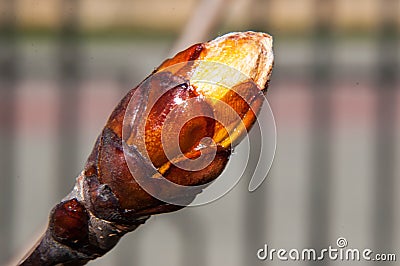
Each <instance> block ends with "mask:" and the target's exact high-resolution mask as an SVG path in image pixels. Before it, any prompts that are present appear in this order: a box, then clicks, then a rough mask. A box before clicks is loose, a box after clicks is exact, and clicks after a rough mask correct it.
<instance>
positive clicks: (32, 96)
mask: <svg viewBox="0 0 400 266" xmlns="http://www.w3.org/2000/svg"><path fill="white" fill-rule="evenodd" d="M95 2H96V3H95ZM97 2H98V1H76V0H73V1H56V3H57V5H55V4H54V3H52V4H49V5H50V7H49V6H46V5H45V4H43V3H39V2H38V1H6V0H2V2H1V5H0V8H1V24H0V217H1V218H0V219H1V220H0V236H1V237H0V264H1V263H5V262H6V261H8V260H9V259H10V258H11V257H12V255H13V254H15V253H16V252H17V251H18V250H19V249H21V248H22V247H23V246H25V245H28V244H30V243H31V241H32V238H33V236H34V234H35V232H36V231H37V230H38V229H39V228H40V227H41V226H43V225H44V224H45V223H46V221H47V215H48V212H49V210H50V209H51V207H52V206H53V205H54V204H55V203H56V202H58V201H59V200H60V199H61V198H62V197H63V196H64V195H66V194H67V193H68V192H69V191H70V189H71V187H72V186H73V183H74V177H75V176H77V174H78V173H79V172H80V170H81V168H82V166H83V163H84V161H85V160H86V156H87V155H88V154H89V152H90V150H91V147H92V145H93V144H94V141H95V139H96V136H97V134H99V133H100V130H101V128H102V126H103V124H104V123H105V121H106V119H107V116H108V115H109V114H110V113H111V111H112V109H113V107H114V106H115V105H116V104H117V102H118V101H119V99H120V98H121V97H122V96H123V95H124V94H125V93H126V92H127V91H128V90H129V89H130V88H131V87H132V86H134V85H135V84H137V83H138V82H139V81H141V80H142V79H143V78H144V77H145V76H146V75H147V74H148V73H150V72H151V71H152V69H153V68H154V67H155V66H157V65H158V64H159V63H160V62H161V61H162V60H163V59H164V58H165V57H166V56H167V54H168V52H169V51H168V49H169V48H170V47H172V45H173V40H174V39H175V38H176V35H177V32H179V31H180V30H182V29H183V27H184V26H183V25H184V24H185V22H186V21H187V20H188V19H190V17H191V14H192V13H194V12H195V11H196V9H195V7H196V4H198V3H197V2H196V1H185V4H181V1H155V0H152V1H132V3H128V2H130V1H113V2H112V3H110V4H109V5H110V6H108V7H107V4H105V3H103V2H101V3H97ZM156 2H157V3H158V5H157V3H156ZM161 2H162V3H161ZM203 2H206V1H203ZM294 2H296V1H255V0H253V1H239V0H235V1H233V0H232V1H226V8H223V9H221V11H220V13H221V17H220V18H219V20H218V21H217V22H216V23H217V24H215V25H214V28H211V29H210V32H209V35H208V36H205V37H206V38H213V37H215V36H216V35H218V34H219V33H223V32H225V31H234V30H245V29H253V30H260V31H266V32H270V33H271V34H272V35H273V36H274V40H275V56H276V60H275V69H274V72H273V79H272V82H271V86H270V92H269V95H268V99H269V102H270V104H271V107H272V110H273V111H274V114H275V118H276V123H277V131H278V144H277V145H278V147H277V153H276V157H275V161H274V164H273V167H272V170H271V172H270V174H269V176H268V179H267V180H266V182H265V183H264V184H263V185H262V186H261V187H260V188H259V189H258V190H257V191H256V192H254V193H248V192H247V190H246V188H247V184H248V181H249V179H247V180H242V182H241V183H240V184H239V185H238V186H237V187H236V188H235V189H234V190H233V191H231V192H230V193H229V194H228V195H227V196H225V197H223V198H222V199H220V200H218V201H217V202H214V203H212V204H209V205H207V206H202V207H199V208H190V209H185V210H182V211H180V212H178V213H173V214H168V215H162V216H158V217H153V218H152V219H151V220H150V221H149V222H148V223H147V224H146V225H144V226H141V227H140V228H139V229H138V230H137V231H135V232H134V233H132V234H131V235H130V236H128V237H126V238H124V239H123V240H122V241H121V242H122V243H120V244H119V245H118V247H117V248H116V249H115V250H113V251H112V252H111V253H110V254H108V255H106V256H105V257H104V258H102V259H99V260H97V261H95V262H93V263H92V264H93V265H141V266H143V265H182V266H183V265H202V266H203V265H263V264H266V262H262V261H259V260H257V258H256V251H257V249H258V248H261V247H262V246H263V245H264V243H268V244H269V245H271V246H272V247H276V248H279V247H282V248H288V249H290V248H306V247H313V248H316V249H318V248H324V247H326V246H328V245H334V243H335V241H336V239H337V238H338V237H346V239H347V240H348V241H349V244H350V245H351V246H352V247H358V248H371V249H374V250H376V251H380V252H389V253H397V256H398V259H400V258H399V256H400V250H399V247H400V230H399V229H398V228H397V226H396V225H398V224H399V222H400V212H399V208H398V205H399V202H400V196H399V195H400V193H399V192H400V191H399V188H400V181H399V178H398V177H399V176H400V167H399V164H398V162H399V156H400V138H399V132H400V131H399V130H400V108H399V106H400V81H399V73H400V66H399V63H400V43H399V36H400V29H399V28H400V27H399V25H400V19H399V18H400V1H394V0H385V1H372V0H368V1H344V0H343V1H342V0H340V1H339V0H338V1H322V0H315V1H311V0H309V1H305V0H302V1H298V2H299V3H297V2H296V3H294ZM154 3H155V4H156V5H155V6H151V4H154ZM128 7H130V8H132V9H134V10H130V9H129V8H128ZM35 8H36V9H35ZM96 8H97V9H96ZM152 8H155V11H154V12H153V13H151V11H149V10H151V9H152ZM30 10H33V11H32V13H30ZM35 10H39V11H35ZM96 10H97V11H96ZM130 12H132V13H130ZM110 13H111V14H112V15H110ZM141 13H145V14H148V16H154V17H150V18H148V19H147V21H148V24H146V15H143V14H142V15H140V16H139V15H137V16H135V14H141ZM33 14H36V15H33ZM38 14H40V15H38ZM107 14H108V16H107ZM132 14H133V15H132ZM151 14H153V15H151ZM157 14H164V15H163V16H161V15H157ZM165 14H169V15H170V16H169V17H168V18H165V17H164V16H166V15H165ZM130 16H133V17H132V20H129V18H130ZM160 16H161V19H160ZM156 17H157V18H158V19H159V20H157V22H154V19H153V18H156ZM102 18H104V19H102ZM205 19H206V18H205ZM164 20H166V21H165V22H164ZM96 21H98V22H97V23H96ZM110 21H111V22H110ZM113 21H116V22H115V24H112V22H113ZM130 21H132V22H130ZM100 22H102V23H100ZM99 23H100V25H99ZM107 23H109V24H107ZM130 23H132V24H130ZM30 25H31V26H32V27H37V28H39V29H41V30H43V29H44V31H45V32H46V31H47V30H48V32H49V33H48V34H47V35H46V34H43V33H40V32H39V33H32V32H34V31H32V32H31V31H30ZM130 27H132V28H134V29H135V30H133V31H132V32H130V31H129V30H128V31H127V32H126V33H124V34H125V35H118V34H117V35H115V34H114V32H113V31H114V28H115V31H116V32H119V31H118V30H119V29H121V28H122V29H124V30H126V29H129V28H130ZM135 27H136V28H135ZM102 29H106V30H105V33H103V34H102V33H99V32H101V30H102ZM138 29H139V30H138ZM140 29H142V30H140ZM143 29H146V31H149V32H147V33H145V34H144V33H143V31H144V30H143ZM151 30H154V32H152V31H151ZM162 31H165V32H162ZM121 36H122V37H121ZM158 36H161V37H158ZM199 41H201V40H199ZM255 141H256V140H255ZM234 156H241V155H240V154H234ZM236 171H238V169H235V166H234V165H228V169H227V170H226V173H225V174H228V175H229V174H234V173H235V172H236ZM396 176H397V178H396ZM244 179H246V178H244ZM318 263H319V264H322V265H336V264H340V262H339V261H338V262H332V261H330V262H329V261H323V262H318ZM309 264H312V263H308V262H304V263H303V264H302V263H300V262H295V263H290V262H279V261H273V262H270V263H268V265H309ZM356 264H357V263H352V265H356ZM359 265H364V262H359ZM385 265H390V263H387V264H385ZM391 265H395V263H392V264H391Z"/></svg>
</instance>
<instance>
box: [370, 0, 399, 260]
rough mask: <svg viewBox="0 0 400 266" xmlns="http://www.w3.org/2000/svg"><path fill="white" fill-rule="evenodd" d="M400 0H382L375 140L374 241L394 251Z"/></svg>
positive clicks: (377, 248)
mask: <svg viewBox="0 0 400 266" xmlns="http://www.w3.org/2000/svg"><path fill="white" fill-rule="evenodd" d="M398 10H399V2H398V1H396V0H385V1H381V2H380V8H379V11H380V13H379V21H380V27H379V28H378V34H377V44H378V58H377V69H376V73H377V76H376V98H377V115H376V119H377V120H376V124H375V128H376V133H375V134H376V142H375V145H376V146H375V156H376V157H375V158H376V159H375V162H376V165H375V170H376V172H375V186H374V195H371V196H372V197H374V206H373V208H374V212H373V213H374V218H373V219H374V229H373V236H374V244H375V250H376V251H380V252H393V251H394V250H395V247H394V246H393V244H394V234H393V232H394V229H395V225H394V209H395V208H398V206H397V205H396V203H395V193H396V191H395V179H396V174H395V172H394V171H395V164H396V163H398V160H396V158H395V145H394V143H395V140H396V138H397V137H398V136H396V127H395V121H396V104H397V103H396V87H397V81H398V77H397V76H398V74H399V72H400V69H399V62H398V58H397V57H396V54H397V52H398V49H399V48H398V47H399V43H398V36H399V31H398V27H397V21H396V20H397V18H398V15H399V14H398Z"/></svg>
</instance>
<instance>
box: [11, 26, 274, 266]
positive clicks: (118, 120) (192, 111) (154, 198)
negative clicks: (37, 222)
mask: <svg viewBox="0 0 400 266" xmlns="http://www.w3.org/2000/svg"><path fill="white" fill-rule="evenodd" d="M200 60H201V61H200ZM200 62H202V63H203V62H209V63H210V66H214V68H213V69H214V70H213V71H211V72H212V75H211V76H212V77H215V76H219V77H220V78H219V81H221V80H220V79H224V78H227V79H228V80H229V82H232V80H231V79H230V78H229V75H227V73H226V71H227V70H226V68H224V67H222V68H221V66H228V67H230V68H229V69H232V68H235V69H236V71H238V72H239V73H241V74H243V75H244V76H246V77H248V79H246V80H237V81H235V82H236V83H235V84H232V85H233V89H232V90H229V89H226V87H224V86H216V87H213V88H212V89H210V88H209V87H207V84H205V83H196V78H194V77H193V75H194V73H196V74H197V75H200V76H202V77H205V76H207V74H210V71H209V70H208V68H204V67H202V66H201V64H200ZM197 63H199V64H197ZM213 64H214V65H213ZM272 64H273V55H272V39H271V37H270V36H269V35H267V34H264V33H255V32H244V33H234V34H227V35H225V36H223V37H220V38H217V39H215V40H213V41H210V42H207V43H200V44H196V45H193V46H191V47H190V48H188V49H187V50H185V51H183V52H181V53H178V54H177V55H176V56H175V57H174V58H172V59H168V60H166V61H165V62H164V63H162V64H161V65H160V66H159V67H158V68H157V69H156V70H155V71H154V72H153V74H152V75H150V76H149V77H148V78H147V79H145V80H144V81H143V82H142V83H141V84H139V86H138V87H136V88H134V89H132V90H131V91H129V92H128V94H127V95H126V96H125V97H124V98H123V99H122V100H121V102H120V103H119V104H118V106H117V107H116V108H115V109H114V111H113V113H112V114H111V116H110V118H109V120H108V122H107V124H106V125H105V127H104V129H103V131H102V132H101V134H100V136H99V137H98V139H97V141H96V143H95V146H94V148H93V151H92V153H91V155H90V156H89V158H88V160H87V163H86V165H85V168H84V170H83V171H82V173H81V174H80V175H79V176H78V177H77V179H76V183H75V187H74V188H73V190H72V192H71V193H70V194H69V195H68V196H67V197H65V198H64V199H63V201H62V202H61V203H59V204H57V205H56V206H55V207H54V208H53V210H52V211H51V212H50V217H49V224H48V227H47V229H46V232H45V233H44V235H43V236H42V238H41V240H40V241H39V243H38V245H37V246H35V247H34V248H33V249H32V250H31V252H30V253H29V254H28V255H27V256H26V257H25V258H24V259H22V260H21V262H20V263H19V264H18V265H21V266H22V265H24V266H28V265H45V266H46V265H57V264H61V265H84V264H86V263H87V262H88V261H89V260H93V259H95V258H97V257H100V256H103V255H104V254H105V253H107V252H108V251H109V250H111V249H112V248H113V247H114V246H115V245H116V244H117V242H118V241H119V239H120V238H121V237H122V236H123V235H125V234H126V233H128V232H131V231H133V230H135V229H136V228H137V227H138V226H139V225H141V224H143V223H144V222H145V221H146V220H147V219H148V218H149V217H150V216H151V215H155V214H159V213H166V212H171V211H176V210H179V209H181V208H183V207H184V206H187V205H188V204H189V203H190V202H192V201H193V200H194V198H195V197H196V195H197V194H198V193H200V192H201V191H202V189H203V188H205V187H206V185H207V184H209V182H211V181H213V180H215V179H216V178H217V177H218V176H219V175H220V174H221V172H222V171H223V169H224V168H225V165H226V163H227V162H228V159H229V156H230V152H231V149H230V148H231V146H233V145H235V144H237V142H238V140H240V139H241V137H242V135H243V134H245V132H247V130H249V129H250V128H251V126H252V124H253V122H254V121H255V113H257V111H258V110H259V108H260V107H261V105H262V101H263V99H264V98H263V96H262V91H263V90H265V89H266V87H267V85H268V81H269V77H270V74H271V71H272ZM229 73H231V72H229ZM158 97H159V98H158ZM207 98H212V99H214V100H215V99H219V100H220V101H221V102H224V103H225V104H226V105H229V106H230V108H231V109H233V110H234V111H235V112H236V115H233V116H230V115H229V114H228V113H226V114H224V116H223V118H224V119H226V120H227V121H220V120H216V118H215V119H211V117H212V114H213V113H218V112H221V111H222V112H226V110H218V106H216V105H215V103H214V101H206V100H203V102H202V104H197V105H190V103H191V100H195V102H196V103H199V102H200V101H202V99H207ZM182 103H184V104H182ZM176 108H178V109H179V110H180V111H179V112H176V113H174V112H173V110H175V109H176ZM199 114H200V115H199ZM169 115H170V116H171V117H172V118H171V120H169V121H172V126H175V125H176V126H178V128H179V130H178V131H177V132H179V133H176V132H174V131H173V130H169V131H167V132H168V133H167V141H166V142H163V141H162V134H161V133H162V128H163V127H166V126H167V127H168V126H171V125H170V124H168V122H167V121H168V120H167V117H168V116H169ZM210 115H211V117H210ZM236 117H239V119H241V120H242V122H243V124H241V123H239V121H237V120H236ZM187 118H190V119H189V120H188V119H187ZM124 121H129V122H130V123H131V124H130V123H128V124H126V123H124ZM220 122H221V124H220ZM227 124H229V125H233V127H232V128H231V127H229V128H225V127H223V126H221V125H227ZM242 125H244V128H243V127H241V126H242ZM141 129H142V130H141ZM176 135H178V137H179V143H177V144H176V146H174V145H173V144H171V143H174V142H173V140H174V139H175V138H176ZM204 138H211V139H213V141H214V142H213V143H210V144H205V143H202V142H201V141H202V140H203V139H204ZM163 143H167V144H166V145H167V147H165V146H163ZM164 148H168V149H169V150H170V149H172V151H173V152H172V154H175V153H174V152H176V151H180V152H182V153H183V154H182V155H176V156H175V157H173V158H171V159H170V158H169V157H167V154H166V150H165V149H164ZM212 151H213V152H214V153H212ZM209 158H211V160H210V161H208V159H209ZM192 159H195V160H196V162H197V160H198V159H202V160H205V161H207V165H205V166H204V167H202V168H201V169H196V170H193V169H192V170H190V169H184V168H182V167H179V165H178V164H175V163H177V162H178V163H186V164H187V163H190V162H191V161H192ZM200 163H201V162H200ZM161 177H164V178H165V179H167V180H169V181H171V182H172V183H175V184H178V185H181V186H186V187H189V188H188V189H186V190H182V189H181V188H180V187H175V186H173V185H171V184H170V183H168V182H165V179H163V178H161ZM144 187H146V190H145V189H144ZM161 199H163V200H161ZM164 199H165V200H164Z"/></svg>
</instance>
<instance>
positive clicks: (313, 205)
mask: <svg viewBox="0 0 400 266" xmlns="http://www.w3.org/2000/svg"><path fill="white" fill-rule="evenodd" d="M333 7H334V1H332V0H318V1H316V2H315V6H314V8H315V26H314V32H313V42H314V44H313V45H314V60H315V61H314V64H313V66H312V73H311V75H312V76H311V82H312V93H313V95H314V96H313V103H312V105H313V106H312V116H313V117H312V122H311V123H312V124H311V127H312V132H311V138H312V140H311V145H312V146H311V151H310V152H311V154H310V156H311V159H310V162H311V165H310V181H309V182H310V185H309V201H310V203H309V206H310V207H309V208H310V209H309V215H308V217H310V218H309V222H308V225H309V227H308V235H309V239H308V245H307V246H310V247H313V248H315V249H316V250H319V249H322V248H324V247H326V246H327V243H330V239H329V229H330V226H331V223H330V211H331V208H330V196H331V191H330V187H331V186H330V184H331V183H332V180H331V179H332V174H331V173H332V171H331V170H332V169H331V160H332V156H331V140H332V138H331V124H332V121H331V120H332V119H331V118H332V114H331V113H332V111H331V109H332V102H331V98H332V97H331V95H332V89H333V85H332V77H331V75H332V74H331V72H332V70H333V65H332V59H333V58H332V52H333V42H334V39H333V37H332V19H333V17H334V15H333V14H334V8H333ZM309 264H310V265H315V262H310V263H309ZM318 265H329V261H328V260H324V261H321V262H318Z"/></svg>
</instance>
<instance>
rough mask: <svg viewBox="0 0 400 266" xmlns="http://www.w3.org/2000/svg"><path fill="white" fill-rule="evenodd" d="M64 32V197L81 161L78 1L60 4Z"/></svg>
mask: <svg viewBox="0 0 400 266" xmlns="http://www.w3.org/2000/svg"><path fill="white" fill-rule="evenodd" d="M60 13H61V14H60V15H61V22H62V25H61V29H60V36H59V53H58V56H59V58H58V63H59V88H60V106H59V125H58V127H59V134H58V136H59V165H58V174H59V176H57V177H56V178H58V180H57V194H58V195H59V196H60V197H63V196H65V195H66V194H67V193H68V192H69V191H70V190H71V188H72V186H73V184H74V182H75V180H74V177H76V175H77V174H78V173H79V171H80V167H81V164H82V162H78V160H77V156H76V155H77V143H78V140H79V138H78V134H79V131H78V128H77V127H78V124H79V121H78V117H79V109H78V103H79V101H78V99H79V86H80V78H81V68H80V64H81V61H82V52H81V47H80V36H79V16H78V15H79V1H77V0H63V1H62V2H61V9H60Z"/></svg>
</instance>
